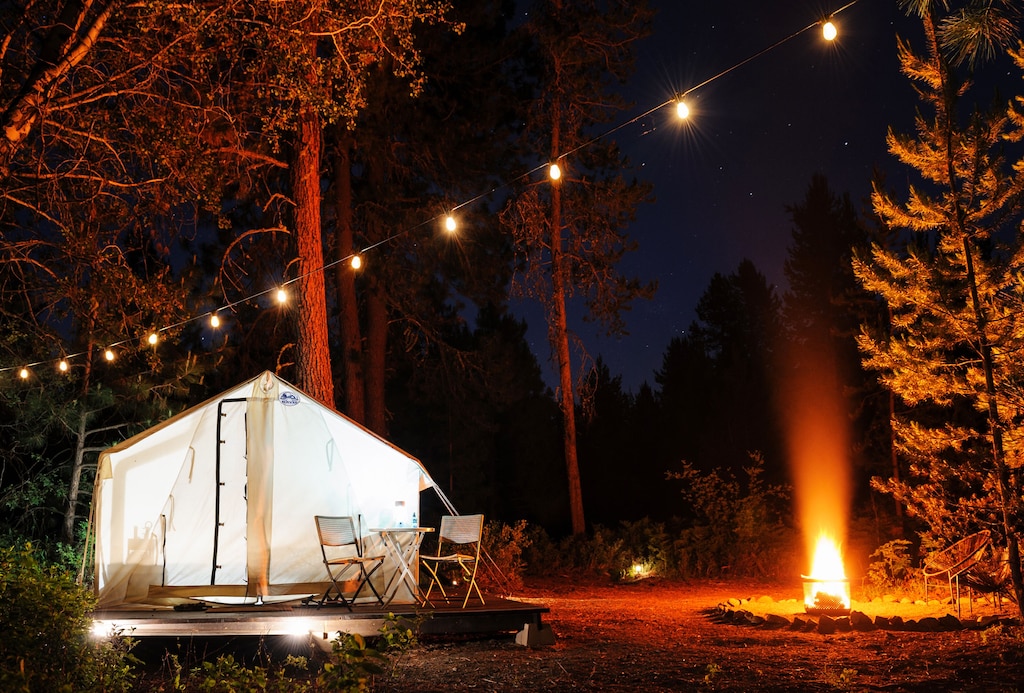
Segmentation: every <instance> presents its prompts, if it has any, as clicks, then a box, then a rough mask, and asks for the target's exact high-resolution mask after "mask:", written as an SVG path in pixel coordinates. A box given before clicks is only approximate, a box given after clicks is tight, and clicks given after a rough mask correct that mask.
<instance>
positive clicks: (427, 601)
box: [421, 562, 448, 606]
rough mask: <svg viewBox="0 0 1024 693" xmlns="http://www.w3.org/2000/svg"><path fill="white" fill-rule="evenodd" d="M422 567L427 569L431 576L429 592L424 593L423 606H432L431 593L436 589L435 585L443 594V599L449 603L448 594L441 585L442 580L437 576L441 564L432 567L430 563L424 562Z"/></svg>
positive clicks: (428, 586)
mask: <svg viewBox="0 0 1024 693" xmlns="http://www.w3.org/2000/svg"><path fill="white" fill-rule="evenodd" d="M421 565H422V566H423V567H424V568H426V570H427V573H429V574H430V584H428V585H427V591H426V592H424V593H423V601H422V602H421V603H422V604H423V605H426V604H431V602H430V592H431V590H433V589H434V585H437V589H438V590H439V591H440V592H441V598H442V599H444V600H446V601H447V599H448V594H447V593H446V592H445V591H444V585H443V584H441V578H440V577H438V575H437V571H438V570H439V569H440V567H441V566H440V564H436V565H431V564H430V563H427V562H424V563H422V564H421ZM431 606H433V604H431Z"/></svg>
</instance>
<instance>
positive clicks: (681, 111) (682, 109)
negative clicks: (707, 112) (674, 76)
mask: <svg viewBox="0 0 1024 693" xmlns="http://www.w3.org/2000/svg"><path fill="white" fill-rule="evenodd" d="M676 116H677V117H678V118H679V120H686V119H687V118H689V117H690V107H689V106H687V105H686V102H685V101H683V100H682V99H679V100H678V101H676Z"/></svg>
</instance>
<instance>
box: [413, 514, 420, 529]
mask: <svg viewBox="0 0 1024 693" xmlns="http://www.w3.org/2000/svg"><path fill="white" fill-rule="evenodd" d="M412 526H413V527H419V526H420V521H419V520H417V519H416V511H415V510H414V511H413V513H412Z"/></svg>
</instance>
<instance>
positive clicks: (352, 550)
mask: <svg viewBox="0 0 1024 693" xmlns="http://www.w3.org/2000/svg"><path fill="white" fill-rule="evenodd" d="M316 531H317V534H318V535H319V537H320V553H321V554H322V555H323V557H324V568H325V569H326V570H327V575H328V577H330V579H331V585H332V586H331V587H328V588H327V591H325V592H324V596H323V597H321V598H320V606H323V604H324V602H325V601H327V600H328V599H329V598H330V595H331V590H332V589H333V590H334V592H335V593H336V594H337V598H338V599H339V600H340V601H341V603H342V604H344V605H345V606H346V607H347V608H348V610H349V611H351V610H352V604H353V603H355V600H356V597H358V596H359V593H360V592H361V591H362V590H363V587H369V588H370V591H371V592H373V594H374V596H375V597H376V598H377V603H378V604H383V603H384V600H383V599H382V598H381V596H380V593H379V592H377V589H376V588H375V587H374V586H373V583H372V582H371V581H370V578H372V577H373V574H374V573H376V572H377V570H379V569H380V567H381V566H382V565H384V556H364V555H363V542H362V540H361V539H360V536H359V533H358V532H357V531H356V527H355V523H354V522H353V521H352V518H351V517H330V516H326V515H317V516H316ZM328 547H331V548H332V549H340V550H341V552H342V555H338V556H335V555H333V554H335V551H334V550H332V551H331V552H330V553H331V554H332V556H331V557H329V556H328ZM353 571H357V572H353ZM350 573H351V577H349V575H350ZM353 580H355V581H357V584H356V588H355V591H354V592H353V593H352V597H351V598H349V599H346V598H345V594H344V592H345V590H344V589H343V588H342V585H343V583H344V582H347V581H353Z"/></svg>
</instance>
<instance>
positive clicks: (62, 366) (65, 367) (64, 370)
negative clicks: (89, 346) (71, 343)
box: [57, 359, 68, 373]
mask: <svg viewBox="0 0 1024 693" xmlns="http://www.w3.org/2000/svg"><path fill="white" fill-rule="evenodd" d="M57 370H59V371H60V372H61V373H67V372H68V362H67V360H66V359H61V360H60V363H58V364H57Z"/></svg>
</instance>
